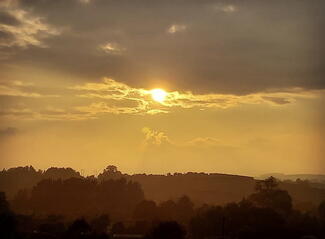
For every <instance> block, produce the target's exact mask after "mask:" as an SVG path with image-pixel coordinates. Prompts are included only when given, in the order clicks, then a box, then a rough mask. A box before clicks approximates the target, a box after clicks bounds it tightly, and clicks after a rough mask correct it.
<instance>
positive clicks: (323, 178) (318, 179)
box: [257, 173, 325, 183]
mask: <svg viewBox="0 0 325 239" xmlns="http://www.w3.org/2000/svg"><path fill="white" fill-rule="evenodd" d="M270 176H273V177H275V178H278V179H280V180H292V181H296V180H297V179H301V180H309V181H311V182H315V183H322V182H325V175H324V174H283V173H269V174H263V175H261V176H259V177H257V179H265V178H268V177H270Z"/></svg>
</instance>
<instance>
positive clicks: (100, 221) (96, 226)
mask: <svg viewBox="0 0 325 239" xmlns="http://www.w3.org/2000/svg"><path fill="white" fill-rule="evenodd" d="M109 224H110V219H109V216H108V215H107V214H103V215H101V216H99V217H96V218H94V219H93V220H92V221H91V222H90V226H91V228H92V230H93V231H94V232H95V233H96V234H105V233H107V230H108V226H109Z"/></svg>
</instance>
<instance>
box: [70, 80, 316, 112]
mask: <svg viewBox="0 0 325 239" xmlns="http://www.w3.org/2000/svg"><path fill="white" fill-rule="evenodd" d="M70 89H73V90H77V91H81V92H82V93H81V94H78V96H79V97H83V98H89V99H101V100H108V101H109V102H104V101H101V102H96V103H92V104H90V105H88V106H80V107H77V109H78V110H80V111H83V112H89V113H91V114H94V115H95V114H100V113H113V114H139V115H144V114H158V113H168V112H170V111H171V110H172V109H173V108H183V109H191V108H197V109H202V110H204V109H213V108H216V109H218V108H220V109H227V108H230V107H235V106H237V105H240V104H269V105H272V106H283V105H287V104H290V103H293V102H295V101H296V99H298V98H310V97H316V96H317V95H318V94H320V92H318V91H305V90H303V89H300V88H292V89H287V90H285V91H279V92H277V91H274V92H261V93H255V94H248V95H232V94H194V93H192V92H189V91H187V92H179V91H171V92H167V96H166V99H165V100H164V101H163V102H160V103H157V102H155V101H154V100H153V99H152V98H151V91H150V90H147V89H143V88H134V87H131V86H129V85H127V84H124V83H121V82H117V81H115V80H113V79H108V78H104V79H103V80H102V82H99V83H86V84H83V85H77V86H73V87H70ZM123 104H124V105H123ZM125 105H127V106H125Z"/></svg>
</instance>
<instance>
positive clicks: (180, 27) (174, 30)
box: [167, 24, 187, 34]
mask: <svg viewBox="0 0 325 239" xmlns="http://www.w3.org/2000/svg"><path fill="white" fill-rule="evenodd" d="M186 29H187V26H186V25H184V24H173V25H171V26H170V27H168V29H167V32H168V33H170V34H175V33H177V32H184V31H185V30H186Z"/></svg>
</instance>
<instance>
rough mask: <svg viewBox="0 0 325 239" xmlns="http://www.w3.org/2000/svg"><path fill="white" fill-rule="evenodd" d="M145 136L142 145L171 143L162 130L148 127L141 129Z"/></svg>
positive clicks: (150, 145) (151, 145)
mask: <svg viewBox="0 0 325 239" xmlns="http://www.w3.org/2000/svg"><path fill="white" fill-rule="evenodd" d="M142 133H143V134H144V136H145V139H144V142H143V145H144V146H145V147H153V146H154V147H155V146H165V145H171V144H173V143H172V142H171V141H170V140H169V138H168V136H167V135H166V134H165V133H164V132H160V131H156V130H153V129H151V128H148V127H144V128H143V129H142Z"/></svg>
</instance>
